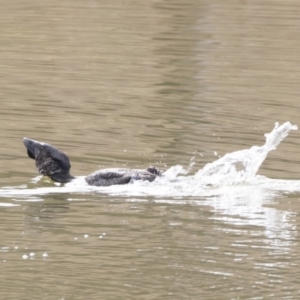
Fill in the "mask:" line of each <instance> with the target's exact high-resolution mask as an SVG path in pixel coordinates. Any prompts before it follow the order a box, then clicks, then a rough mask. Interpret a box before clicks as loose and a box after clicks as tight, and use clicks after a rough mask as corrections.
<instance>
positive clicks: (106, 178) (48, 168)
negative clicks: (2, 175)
mask: <svg viewBox="0 0 300 300" xmlns="http://www.w3.org/2000/svg"><path fill="white" fill-rule="evenodd" d="M23 143H24V145H25V147H26V148H27V154H28V156H29V157H30V158H32V159H34V160H35V164H36V167H37V169H38V171H39V173H40V174H42V175H44V176H48V177H50V178H51V179H52V180H53V181H56V182H61V183H66V182H70V181H71V180H73V179H75V178H76V177H74V176H72V175H71V174H70V169H71V164H70V161H69V158H68V156H67V155H66V154H64V153H63V152H62V151H60V150H58V149H56V148H55V147H53V146H52V145H50V144H45V143H41V142H38V141H34V140H31V139H28V138H24V139H23ZM157 176H161V172H160V171H159V170H158V169H157V168H155V167H149V168H147V169H144V170H142V169H117V168H113V169H104V170H99V171H96V172H94V173H92V174H90V175H88V176H86V177H85V180H86V182H87V183H88V184H89V185H94V186H110V185H115V184H127V183H130V182H132V181H135V180H144V181H150V182H151V181H153V180H155V178H156V177H157Z"/></svg>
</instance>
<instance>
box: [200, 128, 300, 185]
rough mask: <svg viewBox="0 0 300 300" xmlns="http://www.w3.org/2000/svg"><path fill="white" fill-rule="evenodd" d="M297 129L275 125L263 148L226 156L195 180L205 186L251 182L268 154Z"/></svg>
mask: <svg viewBox="0 0 300 300" xmlns="http://www.w3.org/2000/svg"><path fill="white" fill-rule="evenodd" d="M297 129H298V127H297V126H296V125H292V124H291V123H290V122H286V123H284V124H282V125H281V126H279V124H278V123H275V127H274V129H273V131H272V132H271V133H269V134H265V137H266V143H265V144H264V145H263V146H260V147H258V146H253V147H251V148H250V149H245V150H240V151H236V152H232V153H229V154H226V155H225V156H223V157H222V158H220V159H218V160H216V161H214V162H213V163H210V164H207V165H206V166H205V167H204V168H203V169H201V170H199V171H198V172H197V173H196V175H195V178H196V179H199V180H201V181H202V182H203V183H204V184H214V185H219V184H220V183H221V184H223V183H237V182H243V181H249V180H251V179H253V178H254V177H255V175H256V173H257V171H258V169H259V167H260V166H261V164H262V163H263V161H264V160H265V159H266V157H267V155H268V153H269V152H270V151H272V150H274V149H276V147H277V146H278V145H279V143H280V142H281V141H282V140H283V139H284V138H285V137H286V136H287V135H288V134H289V132H290V131H291V130H297Z"/></svg>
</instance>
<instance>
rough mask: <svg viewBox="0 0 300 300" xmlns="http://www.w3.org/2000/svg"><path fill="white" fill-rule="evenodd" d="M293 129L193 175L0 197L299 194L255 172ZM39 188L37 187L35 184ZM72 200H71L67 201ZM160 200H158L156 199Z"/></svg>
mask: <svg viewBox="0 0 300 300" xmlns="http://www.w3.org/2000/svg"><path fill="white" fill-rule="evenodd" d="M296 129H297V126H295V125H292V124H291V123H290V122H286V123H284V124H282V125H281V126H279V124H278V123H276V124H275V127H274V129H273V130H272V132H271V133H269V134H266V135H265V136H266V142H265V144H264V145H263V146H260V147H259V146H253V147H251V148H250V149H245V150H240V151H236V152H233V153H228V154H226V155H225V156H223V157H222V158H220V159H218V160H216V161H214V162H212V163H209V164H207V165H205V166H204V167H203V168H202V169H201V170H199V171H198V172H197V173H196V174H194V175H187V173H188V171H189V169H188V170H185V169H184V168H183V167H182V166H172V167H171V168H169V169H168V170H167V171H166V172H165V173H164V175H163V176H162V177H160V178H157V179H156V180H155V181H154V182H151V183H150V182H142V181H136V182H133V183H132V184H128V185H114V186H109V187H94V186H89V185H88V184H87V183H86V182H85V180H84V177H78V178H76V179H75V180H73V181H72V182H70V183H68V184H64V185H61V184H58V183H56V184H54V186H51V187H36V188H28V186H27V185H22V186H19V187H4V188H1V189H0V197H12V196H14V197H15V200H16V201H24V200H25V199H26V200H25V201H41V200H42V198H41V197H39V196H42V195H45V194H51V193H55V194H58V193H70V194H76V193H81V194H82V193H87V194H89V193H103V194H108V195H118V196H125V197H128V196H129V197H143V196H152V197H157V198H162V197H167V198H168V199H169V198H175V199H178V198H180V197H211V196H217V195H224V193H226V191H228V190H229V187H230V192H231V193H232V192H233V191H234V190H236V192H237V193H243V191H245V193H247V192H249V191H250V190H251V189H253V187H255V189H256V190H257V189H261V190H264V191H265V190H268V191H269V193H271V194H272V193H273V191H300V181H290V180H272V179H268V178H266V177H262V176H256V173H257V171H258V169H259V167H260V166H261V164H262V162H263V161H264V160H265V158H266V157H267V154H268V153H269V152H270V151H272V150H274V149H276V147H277V146H278V145H279V143H280V142H281V141H282V140H283V139H284V138H285V137H286V136H287V135H288V134H289V132H290V131H291V130H296ZM41 180H42V177H41V176H38V177H36V178H34V179H33V180H32V182H31V184H30V185H31V186H32V185H33V186H34V185H38V184H39V182H40V181H41ZM39 185H40V184H39ZM24 198H25V199H24ZM70 199H72V198H70ZM160 200H161V199H160Z"/></svg>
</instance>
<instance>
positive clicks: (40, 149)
mask: <svg viewBox="0 0 300 300" xmlns="http://www.w3.org/2000/svg"><path fill="white" fill-rule="evenodd" d="M23 143H24V145H25V147H26V149H27V154H28V156H29V157H30V158H32V159H34V160H35V164H36V167H37V169H38V171H39V173H40V174H42V175H45V176H48V177H50V178H51V179H52V180H53V181H57V182H69V181H71V180H72V179H74V178H75V177H73V176H72V175H70V169H71V164H70V161H69V158H68V156H67V155H66V154H64V153H63V152H62V151H59V150H58V149H56V148H55V147H53V146H52V145H49V144H45V143H41V142H38V141H35V140H31V139H28V138H26V137H25V138H24V139H23Z"/></svg>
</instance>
